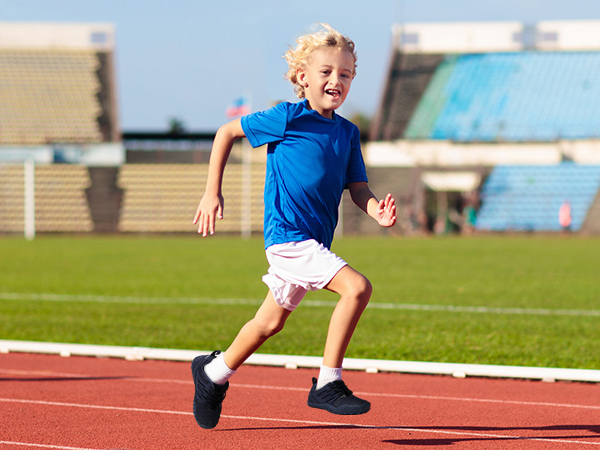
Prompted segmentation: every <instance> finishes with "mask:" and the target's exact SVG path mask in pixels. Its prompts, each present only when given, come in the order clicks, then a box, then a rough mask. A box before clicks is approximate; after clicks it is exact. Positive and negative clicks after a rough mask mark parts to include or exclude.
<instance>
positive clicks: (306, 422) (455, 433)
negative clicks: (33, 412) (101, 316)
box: [0, 398, 600, 450]
mask: <svg viewBox="0 0 600 450" xmlns="http://www.w3.org/2000/svg"><path fill="white" fill-rule="evenodd" d="M0 402H7V403H25V404H34V405H47V406H62V407H75V408H84V409H106V410H116V411H130V412H147V413H159V414H172V415H173V414H175V415H186V416H190V415H192V413H190V412H184V411H169V410H164V409H148V408H130V407H124V406H103V405H87V404H79V403H63V402H48V401H42V400H25V399H10V398H0ZM221 417H223V418H226V419H236V420H255V421H262V422H283V423H293V424H296V425H316V426H337V427H348V428H358V429H367V430H392V431H410V432H414V433H433V434H444V435H452V436H469V437H477V438H494V439H507V440H509V439H515V440H523V441H541V442H548V443H566V444H577V445H600V442H589V441H578V440H571V439H553V438H537V437H530V436H514V435H505V434H490V433H470V432H465V431H452V430H436V429H429V428H408V427H395V426H377V425H365V424H352V423H339V422H320V421H312V420H298V419H283V418H271V417H253V416H234V415H222V416H221ZM590 437H594V436H590ZM58 448H62V447H58ZM77 450H79V449H77ZM82 450H87V449H82Z"/></svg>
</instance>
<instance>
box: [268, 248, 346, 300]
mask: <svg viewBox="0 0 600 450" xmlns="http://www.w3.org/2000/svg"><path fill="white" fill-rule="evenodd" d="M265 252H266V254H267V261H269V264H270V267H269V273H268V274H267V275H264V276H263V277H262V280H263V282H264V283H265V284H266V285H267V286H268V287H269V289H270V290H271V292H272V293H273V297H275V301H276V302H277V304H278V305H279V306H281V307H283V308H285V309H287V310H289V311H293V310H294V309H296V307H297V306H298V304H299V303H300V301H301V300H302V299H303V298H304V296H305V295H306V293H307V292H308V291H318V290H319V289H323V288H324V287H325V286H327V285H328V284H329V282H330V281H331V280H332V279H333V277H334V276H335V275H336V274H337V273H338V272H339V271H340V270H341V269H342V267H344V266H345V265H347V263H346V261H344V260H343V259H342V258H340V257H339V256H337V255H336V254H335V253H333V252H332V251H331V250H329V249H328V248H325V247H324V246H323V244H319V243H318V242H317V241H315V240H314V239H310V240H308V241H301V242H288V243H285V244H275V245H272V246H270V247H268V248H267V249H266V251H265Z"/></svg>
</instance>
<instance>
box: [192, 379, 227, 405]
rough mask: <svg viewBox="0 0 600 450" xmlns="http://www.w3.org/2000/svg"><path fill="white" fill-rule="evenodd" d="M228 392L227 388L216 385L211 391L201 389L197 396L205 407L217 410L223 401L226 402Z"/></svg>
mask: <svg viewBox="0 0 600 450" xmlns="http://www.w3.org/2000/svg"><path fill="white" fill-rule="evenodd" d="M226 391H227V386H219V385H215V388H214V390H211V389H210V388H209V389H206V388H203V389H199V392H198V391H197V392H196V394H197V395H196V396H197V397H198V400H200V402H202V404H203V405H206V406H208V407H209V408H210V409H215V408H216V407H217V406H219V405H220V404H221V403H223V400H225V393H226Z"/></svg>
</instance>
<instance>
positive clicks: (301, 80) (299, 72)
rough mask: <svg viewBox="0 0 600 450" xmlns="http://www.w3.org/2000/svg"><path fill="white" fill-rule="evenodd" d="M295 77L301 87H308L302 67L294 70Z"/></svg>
mask: <svg viewBox="0 0 600 450" xmlns="http://www.w3.org/2000/svg"><path fill="white" fill-rule="evenodd" d="M296 78H297V79H298V84H299V85H300V86H302V87H304V88H305V87H308V82H307V81H306V72H304V69H297V70H296Z"/></svg>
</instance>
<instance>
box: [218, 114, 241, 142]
mask: <svg viewBox="0 0 600 450" xmlns="http://www.w3.org/2000/svg"><path fill="white" fill-rule="evenodd" d="M245 136H246V134H245V133H244V129H243V128H242V119H235V120H232V121H231V122H228V123H226V124H224V125H221V127H219V129H218V130H217V135H216V137H215V139H216V138H217V137H219V138H223V139H226V140H228V141H232V142H233V141H235V140H237V139H241V138H243V137H245Z"/></svg>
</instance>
